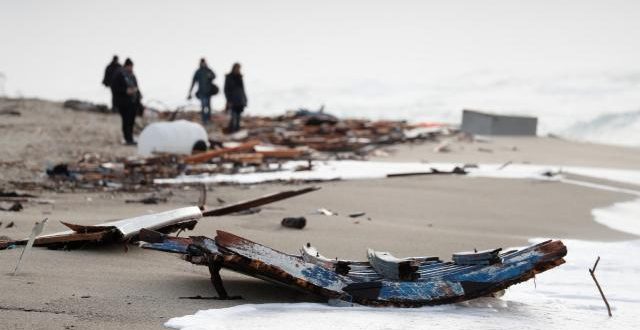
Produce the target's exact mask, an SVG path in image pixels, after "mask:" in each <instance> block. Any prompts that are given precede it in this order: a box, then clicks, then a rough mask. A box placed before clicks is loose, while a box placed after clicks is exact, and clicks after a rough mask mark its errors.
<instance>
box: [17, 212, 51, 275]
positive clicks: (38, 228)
mask: <svg viewBox="0 0 640 330" xmlns="http://www.w3.org/2000/svg"><path fill="white" fill-rule="evenodd" d="M46 223H47V218H44V220H42V221H40V222H36V224H35V225H34V226H33V230H31V235H29V241H27V245H26V246H25V247H24V249H22V253H20V258H18V263H17V264H16V268H15V269H14V270H13V276H15V275H16V274H17V273H18V268H20V263H21V262H22V258H24V255H25V253H26V252H27V251H29V250H31V248H32V247H33V242H35V240H36V237H38V235H40V234H42V231H43V230H44V225H45V224H46Z"/></svg>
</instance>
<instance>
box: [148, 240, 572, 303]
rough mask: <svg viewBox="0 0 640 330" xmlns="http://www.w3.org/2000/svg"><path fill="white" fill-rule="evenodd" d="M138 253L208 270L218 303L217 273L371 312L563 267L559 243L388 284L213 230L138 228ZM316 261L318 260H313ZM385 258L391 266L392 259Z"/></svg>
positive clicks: (423, 265)
mask: <svg viewBox="0 0 640 330" xmlns="http://www.w3.org/2000/svg"><path fill="white" fill-rule="evenodd" d="M141 239H142V240H143V241H146V243H143V244H142V247H143V248H146V249H153V250H159V251H165V252H172V253H180V254H182V255H183V258H184V259H185V260H187V261H189V262H192V263H194V264H200V265H207V266H209V269H210V271H211V272H212V281H213V282H214V286H215V287H216V290H217V291H218V293H219V294H220V296H221V298H224V296H226V291H224V289H222V291H221V290H219V288H222V283H221V281H218V283H216V281H215V280H214V278H219V274H218V273H217V272H218V271H219V269H220V268H226V269H230V270H233V271H237V272H240V273H243V274H246V275H249V276H252V277H256V278H260V279H265V280H269V281H271V282H275V283H279V284H283V285H286V286H291V287H295V288H297V289H299V290H302V291H305V292H308V293H312V294H315V295H319V296H321V297H324V298H326V299H341V300H344V301H348V302H353V303H357V304H361V305H368V306H397V307H418V306H425V305H439V304H447V303H454V302H461V301H465V300H469V299H474V298H478V297H482V296H486V295H490V294H493V293H496V292H499V291H501V290H504V289H506V288H507V287H509V286H511V285H514V284H517V283H520V282H523V281H526V280H528V279H530V278H532V277H534V276H535V275H536V274H538V273H541V272H543V271H546V270H548V269H551V268H554V267H556V266H559V265H561V264H562V263H564V259H563V257H564V256H565V255H566V254H567V249H566V247H565V246H564V244H563V243H562V242H561V241H546V242H542V243H539V244H535V245H532V246H529V247H527V248H524V249H522V250H516V251H508V252H505V253H502V254H498V255H497V256H498V258H497V259H496V260H495V261H493V263H492V264H490V265H484V264H457V263H455V262H443V261H440V260H437V259H436V260H434V259H433V258H407V259H402V260H400V261H399V262H406V260H408V259H410V260H413V261H415V260H419V262H418V263H415V264H416V267H417V269H416V270H415V274H416V275H417V276H414V277H412V279H413V278H415V279H414V280H398V279H393V278H388V275H387V274H385V273H384V272H382V273H379V272H378V271H376V269H375V268H374V267H373V266H372V265H371V264H370V262H355V261H346V260H332V259H327V258H324V257H320V255H319V254H318V255H317V256H316V258H308V256H307V258H305V256H304V252H303V254H302V255H291V254H286V253H282V252H279V251H276V250H273V249H271V248H269V247H266V246H263V245H260V244H258V243H254V242H252V241H249V240H247V239H244V238H242V237H239V236H236V235H233V234H230V233H227V232H223V231H218V232H217V236H216V238H215V239H210V238H206V237H190V238H178V237H170V236H167V235H164V234H160V233H155V232H153V231H147V230H143V232H141ZM318 260H320V261H318ZM389 260H393V259H391V258H389Z"/></svg>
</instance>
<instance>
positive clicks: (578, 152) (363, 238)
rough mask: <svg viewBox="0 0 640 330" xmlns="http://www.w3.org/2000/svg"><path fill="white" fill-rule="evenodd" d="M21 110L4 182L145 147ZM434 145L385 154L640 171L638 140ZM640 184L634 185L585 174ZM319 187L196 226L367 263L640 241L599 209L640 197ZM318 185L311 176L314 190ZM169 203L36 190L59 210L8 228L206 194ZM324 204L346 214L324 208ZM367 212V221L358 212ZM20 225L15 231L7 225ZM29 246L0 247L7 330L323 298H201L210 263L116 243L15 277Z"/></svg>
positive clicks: (1, 166)
mask: <svg viewBox="0 0 640 330" xmlns="http://www.w3.org/2000/svg"><path fill="white" fill-rule="evenodd" d="M3 107H12V108H15V110H17V111H19V112H20V113H21V115H20V116H2V117H1V120H0V132H2V134H1V135H0V155H2V156H1V157H0V187H6V188H11V187H12V181H15V180H17V181H36V182H41V181H43V180H47V178H46V177H45V174H44V170H45V167H46V166H47V165H48V164H49V165H50V164H54V163H56V162H63V161H69V160H72V159H76V158H78V157H80V156H81V155H82V154H84V153H89V152H91V153H103V154H109V155H117V156H128V155H134V154H135V148H131V147H126V146H123V145H122V144H121V143H120V139H121V138H120V131H119V130H120V126H119V125H120V118H119V117H118V116H116V115H110V114H109V115H107V114H96V113H86V112H76V111H72V110H67V109H63V108H62V107H61V105H60V104H59V103H54V102H48V101H41V100H9V99H0V108H3ZM436 145H437V143H436V142H433V143H421V144H414V145H401V146H392V147H389V148H387V151H388V153H389V156H385V157H374V158H373V160H377V161H385V162H425V161H428V162H456V163H490V164H503V163H506V162H513V163H518V164H528V163H530V164H550V165H558V166H586V167H606V168H616V169H633V170H637V169H638V164H640V153H639V152H638V151H637V149H631V148H624V147H613V146H605V145H596V144H589V143H578V142H571V141H567V140H562V139H558V138H551V137H538V138H531V137H530V138H515V137H504V138H497V137H490V138H487V139H483V140H482V142H478V141H476V142H464V141H452V142H451V145H450V149H451V151H450V152H447V153H436V152H434V151H433V149H434V147H435V146H436ZM580 179H581V180H587V181H589V180H590V181H592V182H594V183H602V182H606V183H607V184H608V185H611V186H615V187H620V188H625V189H635V190H640V186H637V185H635V184H632V183H620V182H610V181H607V180H604V181H603V180H594V179H589V178H586V179H585V178H580ZM314 185H318V186H320V187H321V188H322V189H320V190H319V191H316V192H313V193H310V194H307V195H303V196H299V197H296V198H292V199H288V200H285V201H281V202H278V203H274V204H271V205H268V206H265V207H263V208H262V210H261V212H259V213H256V214H251V215H231V216H222V217H218V218H206V219H204V220H202V221H200V223H199V224H198V226H197V227H196V228H195V230H194V231H192V232H188V233H187V235H206V236H210V237H213V236H214V235H215V230H218V229H221V230H225V231H229V232H232V233H236V234H238V235H241V236H244V237H246V238H249V239H251V240H253V241H256V242H260V243H264V244H266V245H269V246H272V247H274V248H276V249H279V250H281V251H285V252H289V253H295V252H297V251H298V249H299V248H300V247H301V246H302V245H303V244H305V243H307V242H311V243H313V244H314V245H315V246H316V247H318V248H319V249H320V251H321V252H322V253H323V254H324V255H326V256H328V257H342V258H353V259H364V258H365V251H366V249H367V248H375V249H377V250H383V251H391V252H393V253H394V254H395V255H397V256H400V257H403V256H411V255H435V256H439V257H441V258H444V259H448V258H449V257H450V255H451V253H452V252H457V251H467V250H473V249H474V248H476V249H478V250H480V249H488V248H494V247H505V248H506V247H511V246H522V245H525V244H527V243H528V240H529V239H531V238H561V239H579V240H589V241H606V242H615V241H624V240H632V239H637V236H634V235H632V234H628V233H624V232H621V231H616V230H613V229H610V228H608V227H606V226H603V225H601V224H598V223H596V222H594V221H593V216H592V214H591V211H592V210H593V209H595V208H603V207H607V206H610V205H612V204H615V203H618V202H624V201H630V200H633V199H635V198H637V197H636V196H633V195H630V194H627V193H623V192H615V191H605V190H599V189H592V188H588V187H582V186H577V185H570V184H566V183H563V182H555V181H551V182H541V181H536V180H526V179H519V180H513V179H492V178H481V177H466V176H462V177H458V176H414V177H399V178H389V179H376V180H353V181H336V182H323V183H314ZM305 186H306V185H305ZM290 188H291V185H287V184H259V185H244V186H228V185H226V186H218V185H212V186H210V187H209V194H208V204H207V205H208V206H210V207H215V206H218V205H219V204H220V203H219V201H217V198H220V199H222V200H224V201H225V202H226V203H231V202H235V201H241V200H246V199H250V198H253V197H257V196H260V195H264V194H267V193H271V192H276V191H280V190H285V189H290ZM161 189H162V191H163V192H165V193H171V194H172V195H171V197H170V199H169V201H168V202H167V203H163V204H158V205H142V204H127V203H125V200H127V199H132V198H139V197H141V195H142V194H132V193H113V192H64V193H58V192H53V191H34V193H36V194H38V196H39V197H41V198H46V199H52V200H54V201H55V203H54V204H52V205H41V204H34V203H28V204H26V205H25V209H24V210H23V211H21V212H2V211H0V222H1V223H2V225H0V236H8V237H11V238H22V237H26V236H28V234H29V232H30V231H31V228H32V226H33V223H34V222H35V221H37V220H41V219H42V218H48V219H49V223H48V225H47V227H46V230H45V232H55V231H59V230H63V229H65V228H64V227H63V226H62V225H61V224H60V223H59V222H58V221H60V220H62V221H72V222H74V223H79V224H96V223H100V222H104V221H106V220H112V219H121V218H126V217H132V216H137V215H144V214H149V213H154V212H159V211H164V210H169V209H173V208H177V207H182V206H190V205H195V204H196V202H197V200H198V196H199V193H198V192H197V191H196V190H194V189H192V188H191V189H186V188H184V187H179V186H176V187H163V188H161ZM319 208H326V209H329V210H333V211H335V212H337V213H338V215H337V216H325V215H321V214H317V213H316V212H315V211H316V210H317V209H319ZM355 212H366V215H365V216H363V217H359V218H350V217H348V216H347V215H348V214H350V213H355ZM288 216H305V217H306V218H307V220H308V224H307V226H306V227H305V228H304V229H303V230H292V229H287V228H282V227H281V226H280V221H281V220H282V218H284V217H288ZM10 222H13V223H14V226H13V227H11V228H5V226H6V225H7V224H8V223H10ZM20 251H21V250H20V249H13V250H6V251H0V265H1V266H2V269H1V270H0V273H2V275H1V280H0V292H2V294H0V328H2V329H122V328H124V327H128V328H132V329H161V328H163V324H164V322H166V321H167V320H168V319H169V318H172V317H176V316H182V315H187V314H193V313H194V312H196V311H197V310H203V309H211V308H221V307H227V306H233V305H238V304H246V303H266V302H279V303H287V302H316V301H318V300H317V298H315V297H313V296H309V295H305V294H302V293H299V292H297V291H294V290H291V289H283V288H281V287H279V286H275V285H273V284H269V283H267V282H263V281H259V280H256V279H252V278H249V277H246V276H242V275H238V274H235V273H231V272H228V271H224V272H223V278H224V279H225V284H226V287H227V290H228V291H229V292H230V293H231V294H237V295H241V296H242V297H243V299H242V300H233V301H217V300H191V299H180V297H189V296H196V295H202V296H212V295H215V292H214V290H213V288H212V286H211V283H210V280H209V274H208V271H207V269H206V268H204V267H198V266H194V265H191V264H189V263H186V262H184V261H182V260H180V259H179V258H177V257H176V256H174V255H171V254H164V253H159V252H155V251H146V250H142V249H140V248H138V247H136V246H129V248H128V251H127V252H125V246H123V245H112V246H108V247H93V248H87V249H80V250H74V251H57V250H47V249H43V248H35V249H34V250H33V251H32V252H31V254H30V255H28V256H27V259H26V261H25V263H24V265H23V267H22V271H21V272H20V273H19V274H18V275H17V276H11V275H10V273H11V271H12V270H13V267H14V266H15V262H16V260H17V259H18V256H19V253H20Z"/></svg>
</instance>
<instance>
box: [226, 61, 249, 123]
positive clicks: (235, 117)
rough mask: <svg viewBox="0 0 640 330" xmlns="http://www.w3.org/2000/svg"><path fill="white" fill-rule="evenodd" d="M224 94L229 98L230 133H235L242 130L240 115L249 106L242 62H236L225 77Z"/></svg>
mask: <svg viewBox="0 0 640 330" xmlns="http://www.w3.org/2000/svg"><path fill="white" fill-rule="evenodd" d="M224 96H225V97H226V98H227V111H230V112H231V119H230V120H229V133H235V132H237V131H238V130H240V116H241V115H242V112H243V111H244V108H245V107H246V106H247V94H246V93H245V91H244V81H243V80H242V73H240V63H234V64H233V67H231V72H230V73H229V74H227V76H226V77H225V79H224Z"/></svg>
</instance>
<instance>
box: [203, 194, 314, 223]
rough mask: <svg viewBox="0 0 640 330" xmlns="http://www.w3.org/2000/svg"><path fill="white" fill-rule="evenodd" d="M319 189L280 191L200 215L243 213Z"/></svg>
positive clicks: (213, 215) (212, 215)
mask: <svg viewBox="0 0 640 330" xmlns="http://www.w3.org/2000/svg"><path fill="white" fill-rule="evenodd" d="M319 189H320V187H307V188H302V189H296V190H286V191H281V192H278V193H274V194H269V195H265V196H262V197H259V198H256V199H252V200H249V201H243V202H238V203H235V204H232V205H227V206H223V207H219V208H216V209H212V210H208V211H204V212H203V213H202V215H203V216H205V217H215V216H221V215H226V214H231V213H236V212H239V211H243V210H247V209H251V208H255V207H258V206H262V205H265V204H270V203H274V202H277V201H280V200H283V199H287V198H291V197H295V196H298V195H302V194H306V193H309V192H312V191H316V190H319Z"/></svg>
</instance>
